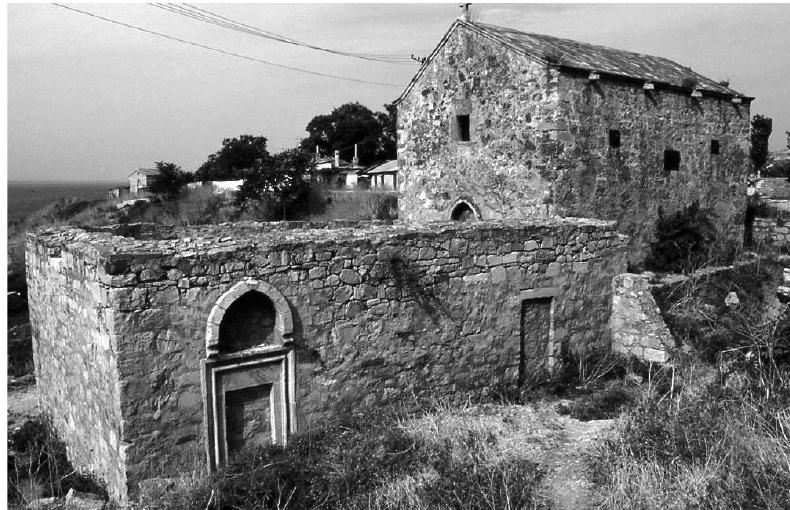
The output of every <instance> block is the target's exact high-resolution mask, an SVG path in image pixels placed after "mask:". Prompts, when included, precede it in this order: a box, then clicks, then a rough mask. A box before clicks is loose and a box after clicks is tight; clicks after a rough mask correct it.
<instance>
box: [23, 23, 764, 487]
mask: <svg viewBox="0 0 790 510" xmlns="http://www.w3.org/2000/svg"><path fill="white" fill-rule="evenodd" d="M749 101H750V98H748V97H744V96H742V95H740V94H738V93H736V92H735V91H733V90H731V89H729V88H728V87H726V86H724V85H721V84H717V83H715V82H712V81H711V80H708V79H706V78H704V77H702V76H700V75H698V74H696V73H694V72H693V71H690V70H688V69H685V68H683V67H680V66H678V65H677V64H674V63H672V62H670V61H667V60H665V59H660V58H655V57H647V56H644V55H636V54H633V53H627V52H621V51H616V50H610V49H607V48H600V47H596V46H590V45H586V44H581V43H575V42H572V41H565V40H561V39H556V38H551V37H546V36H536V35H530V34H525V33H521V32H516V31H513V30H508V29H503V28H498V27H492V26H489V25H483V24H480V23H470V22H468V21H457V22H455V23H454V24H453V26H452V27H451V29H450V30H449V32H448V33H447V35H446V36H445V37H444V38H443V39H442V41H441V42H440V43H439V45H438V47H437V48H436V49H435V50H434V52H433V53H432V54H431V56H430V57H429V58H428V59H427V61H426V62H425V63H424V65H423V67H422V68H421V70H420V71H419V72H418V73H417V75H416V76H415V78H414V79H413V80H412V82H411V83H410V84H409V86H408V88H407V89H406V90H405V92H404V93H403V95H402V97H401V99H400V103H399V106H398V119H399V121H398V122H399V128H398V138H399V140H398V144H399V148H398V157H399V160H400V167H401V168H402V170H403V175H402V181H401V184H400V186H401V191H402V195H403V198H402V201H401V211H400V216H401V219H402V220H401V221H399V223H398V224H389V223H381V222H367V223H364V224H353V223H352V222H342V221H341V222H335V223H331V224H323V225H319V224H315V223H303V222H272V223H249V222H247V223H235V224H222V225H203V226H190V227H163V226H154V225H145V224H136V225H115V226H111V227H99V228H86V229H79V228H73V227H56V228H50V229H42V230H39V231H38V232H36V233H32V234H29V235H28V242H27V248H26V250H27V251H26V263H27V271H28V272H27V277H28V288H29V302H30V311H31V325H32V335H33V349H34V359H35V368H36V381H37V384H38V388H39V394H40V400H41V404H42V408H43V409H44V410H45V411H46V412H48V413H49V414H50V415H51V417H52V420H53V423H54V425H55V427H56V428H57V430H58V432H59V433H60V435H61V436H62V439H63V441H64V442H65V443H66V445H67V448H68V455H69V458H70V459H71V461H72V463H73V464H74V466H75V467H76V468H77V469H79V470H80V471H88V472H92V473H94V474H95V475H96V476H97V477H98V478H99V479H101V480H102V481H103V482H104V483H106V485H107V488H108V491H109V493H110V495H111V496H112V498H113V499H116V500H119V501H125V500H128V499H130V498H134V497H135V495H136V494H137V493H138V491H139V490H140V487H141V484H143V483H144V482H146V481H149V480H152V479H154V480H155V479H158V478H162V477H164V478H171V477H178V476H179V474H181V473H183V471H184V470H188V469H200V470H212V469H217V468H218V467H220V466H221V465H222V464H223V463H225V462H227V461H229V460H232V459H233V458H234V457H235V456H236V455H238V454H239V453H240V452H242V451H243V450H245V449H246V448H249V447H252V446H256V445H265V444H270V443H275V444H284V443H286V441H288V439H289V437H290V436H291V435H292V434H295V433H299V432H304V431H307V430H310V429H311V428H313V427H316V426H320V425H321V424H322V423H324V422H325V421H326V419H327V418H330V417H332V416H338V415H344V414H347V413H349V412H353V411H358V410H361V409H364V408H369V409H379V408H380V407H381V406H383V405H386V404H388V403H403V402H404V401H405V400H408V399H410V398H423V397H440V398H445V399H449V400H450V401H455V402H463V401H465V399H467V398H487V397H490V396H491V395H492V394H494V393H495V392H497V391H500V390H501V389H503V388H508V387H511V388H512V387H513V385H519V384H521V383H523V382H524V381H525V380H528V378H539V377H544V376H546V375H547V374H549V373H550V372H551V371H553V370H555V369H556V368H557V367H560V366H562V363H563V360H565V359H568V356H569V355H570V356H573V355H578V354H579V353H580V352H583V351H584V350H586V349H588V348H590V347H591V346H596V347H599V348H601V347H603V348H606V347H607V346H609V345H611V339H612V337H613V336H614V335H613V334H612V333H611V326H610V316H612V315H613V314H612V309H613V281H615V278H616V276H617V275H619V274H621V273H623V272H625V271H626V268H627V261H628V260H627V259H628V256H629V253H630V252H631V251H632V250H631V248H633V247H632V246H629V242H633V240H634V239H635V240H636V241H638V242H642V240H643V239H644V238H647V237H648V234H649V228H650V227H651V225H652V222H653V221H654V219H655V217H656V216H657V214H658V212H657V209H658V207H659V206H662V207H664V208H666V210H672V209H675V208H678V207H681V206H683V205H686V204H687V203H688V202H689V201H691V200H695V199H696V200H700V201H701V202H702V204H703V206H710V207H713V208H714V209H715V210H716V212H717V214H718V215H719V216H718V219H719V221H720V226H721V228H722V230H726V229H725V228H724V226H725V225H727V223H728V222H733V221H735V220H734V218H738V217H739V216H740V215H741V214H742V205H743V204H742V199H741V191H742V190H741V188H742V182H743V180H744V179H743V176H744V175H745V173H746V170H747V156H746V153H747V146H746V143H747V138H748V131H749ZM555 215H561V216H568V217H567V218H557V217H555ZM549 216H551V217H549ZM570 216H594V217H598V218H599V219H585V218H578V217H570ZM600 218H604V219H600ZM464 219H481V220H485V221H475V222H468V223H467V222H458V221H450V220H464ZM425 220H444V221H442V222H434V223H430V224H429V223H428V222H427V221H425ZM616 224H619V228H620V229H621V230H624V231H626V232H628V233H631V234H633V236H634V237H633V238H629V237H628V236H626V235H623V234H622V233H620V232H618V231H617V229H616ZM738 224H740V223H738ZM734 230H736V231H737V230H738V228H737V227H735V228H734ZM735 235H737V232H735ZM616 297H618V299H625V298H624V296H623V295H619V296H616ZM651 310H654V308H651ZM635 336H637V335H635ZM626 347H628V348H629V349H630V348H631V346H630V344H629V345H627V346H626ZM651 349H652V347H651ZM643 352H644V350H643Z"/></svg>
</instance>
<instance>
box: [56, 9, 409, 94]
mask: <svg viewBox="0 0 790 510" xmlns="http://www.w3.org/2000/svg"><path fill="white" fill-rule="evenodd" d="M52 5H55V6H57V7H62V8H63V9H68V10H70V11H74V12H78V13H80V14H84V15H86V16H90V17H92V18H97V19H100V20H103V21H107V22H109V23H113V24H115V25H120V26H123V27H126V28H131V29H134V30H137V31H139V32H144V33H146V34H151V35H155V36H157V37H163V38H165V39H170V40H171V41H177V42H180V43H184V44H189V45H190V46H196V47H198V48H203V49H206V50H210V51H215V52H217V53H222V54H223V55H229V56H231V57H237V58H243V59H244V60H249V61H251V62H258V63H260V64H266V65H270V66H274V67H279V68H281V69H288V70H290V71H297V72H300V73H307V74H312V75H314V76H321V77H324V78H334V79H336V80H345V81H352V82H356V83H367V84H369V85H380V86H383V87H397V88H401V85H396V84H394V83H384V82H378V81H370V80H362V79H359V78H348V77H345V76H338V75H335V74H327V73H321V72H318V71H311V70H309V69H302V68H299V67H293V66H288V65H285V64H278V63H276V62H270V61H268V60H262V59H259V58H255V57H250V56H248V55H242V54H241V53H234V52H232V51H227V50H223V49H220V48H214V47H213V46H206V45H205V44H200V43H196V42H192V41H187V40H186V39H180V38H178V37H173V36H171V35H167V34H163V33H160V32H155V31H153V30H148V29H147V28H142V27H138V26H136V25H132V24H129V23H124V22H122V21H116V20H114V19H110V18H105V17H104V16H99V15H98V14H93V13H91V12H87V11H82V10H80V9H75V8H74V7H68V6H66V5H63V4H58V3H53V4H52Z"/></svg>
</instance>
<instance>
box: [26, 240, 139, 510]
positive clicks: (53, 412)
mask: <svg viewBox="0 0 790 510" xmlns="http://www.w3.org/2000/svg"><path fill="white" fill-rule="evenodd" d="M87 238H88V236H87V235H83V236H75V237H73V238H71V243H70V245H69V246H68V248H63V249H62V247H61V246H60V245H59V244H58V243H54V244H50V245H47V244H44V243H41V242H39V240H40V239H37V238H36V237H34V236H32V235H28V244H27V251H26V264H27V286H28V303H29V308H30V323H31V326H32V337H33V359H34V362H35V371H36V385H37V388H38V394H39V399H40V403H41V407H42V410H44V411H45V412H46V413H48V414H49V415H50V416H51V418H52V419H53V424H54V426H55V428H56V429H57V430H58V431H59V432H60V435H61V437H62V439H63V440H64V441H65V443H66V446H67V451H68V455H69V458H70V459H71V460H72V462H73V464H74V465H75V466H79V468H80V469H81V470H84V471H88V472H92V473H95V474H96V475H97V476H98V477H100V478H101V479H103V480H105V481H106V482H107V485H108V488H109V490H110V492H111V494H112V495H113V496H115V497H118V498H123V497H124V495H125V493H126V490H125V489H126V471H125V469H124V462H125V449H126V446H127V445H126V443H125V442H124V441H123V440H122V438H121V429H122V426H123V425H122V413H121V406H120V389H119V383H120V378H119V371H118V349H119V345H118V340H117V337H116V336H115V335H114V332H113V322H112V310H111V309H110V306H111V305H110V302H111V301H112V302H114V301H115V300H116V299H117V292H116V290H115V289H113V288H111V287H110V286H109V284H110V283H111V281H110V280H111V278H109V277H108V276H107V275H106V274H105V273H104V268H103V267H101V265H100V264H99V263H98V255H97V252H96V250H95V249H93V248H92V247H91V246H89V245H88V244H86V243H84V242H83V241H84V240H87ZM108 278H109V279H108Z"/></svg>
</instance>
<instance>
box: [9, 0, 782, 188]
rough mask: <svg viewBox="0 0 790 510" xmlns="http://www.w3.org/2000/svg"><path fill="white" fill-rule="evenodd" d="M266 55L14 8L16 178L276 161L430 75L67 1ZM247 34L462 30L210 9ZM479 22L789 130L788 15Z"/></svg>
mask: <svg viewBox="0 0 790 510" xmlns="http://www.w3.org/2000/svg"><path fill="white" fill-rule="evenodd" d="M67 5H68V6H71V7H74V8H77V9H80V10H84V11H88V12H90V13H93V14H96V15H99V16H104V17H107V18H111V19H114V20H117V21H120V22H123V23H127V24H131V25H135V26H138V27H141V28H145V29H148V30H153V31H156V32H160V33H162V34H166V35H168V36H171V37H177V38H181V39H184V40H188V41H191V42H195V43H199V44H203V45H207V46H211V47H215V48H219V49H222V50H224V51H228V52H234V53H238V54H243V55H246V56H249V57H253V58H255V59H261V60H266V61H270V62H274V63H277V64H281V65H285V66H291V67H298V68H302V69H306V70H310V71H315V72H320V73H325V74H334V75H338V76H342V77H347V78H353V79H358V80H366V81H373V82H379V83H383V84H385V85H376V84H367V83H357V82H352V81H344V80H339V79H332V78H326V77H321V76H315V75H311V74H306V73H302V72H296V71H292V70H287V69H282V68H278V67H273V66H271V65H265V64H262V63H259V62H253V61H250V60H245V59H241V58H238V57H234V56H229V55H226V54H221V53H217V52H213V51H209V50H206V49H203V48H198V47H195V46H191V45H187V44H185V43H182V42H177V41H173V40H168V39H164V38H161V37H157V36H153V35H150V34H148V33H143V32H140V31H137V30H133V29H130V28H127V27H123V26H118V25H115V24H112V23H109V22H107V21H103V20H99V19H96V18H92V17H89V16H86V15H84V14H80V13H76V12H72V11H69V10H66V9H64V8H61V7H57V6H55V5H52V4H11V5H9V6H8V69H7V71H8V74H7V76H8V96H7V97H8V117H7V129H8V179H10V180H75V181H79V180H83V181H84V180H90V181H116V182H118V181H123V180H125V179H126V176H127V175H128V174H129V173H130V172H131V171H133V170H134V169H135V168H138V167H150V166H153V164H154V162H156V161H170V162H174V163H176V164H179V165H181V167H182V168H184V169H185V170H189V171H194V170H195V169H196V168H197V167H199V166H200V164H201V163H203V162H204V161H205V160H206V158H207V156H208V155H209V154H211V153H214V152H216V151H217V150H218V149H219V148H220V146H221V143H222V140H223V139H224V138H230V137H235V136H239V135H241V134H252V135H263V136H265V137H266V138H267V139H268V141H269V149H270V151H271V152H276V151H278V150H280V149H284V148H289V147H293V146H295V145H296V144H297V143H298V140H300V139H301V138H303V137H305V136H306V132H305V131H304V128H305V126H306V125H307V123H308V122H309V121H310V119H312V118H313V117H314V116H315V115H319V114H325V113H329V112H331V111H332V109H333V108H335V107H337V106H340V105H341V104H343V103H346V102H350V101H359V102H360V103H362V104H364V105H366V106H368V107H369V108H371V109H372V110H374V111H376V110H383V105H384V103H388V102H391V101H393V100H394V99H396V98H397V97H398V96H399V95H400V93H401V92H402V90H403V89H404V88H405V86H406V85H407V84H408V82H409V80H410V79H411V78H412V76H413V75H414V73H415V72H416V71H417V68H418V65H417V63H416V62H415V63H412V64H407V65H402V64H401V65H395V64H391V63H382V62H371V61H368V60H362V59H356V58H348V57H343V56H337V55H332V54H328V53H325V52H320V51H316V50H313V49H308V48H304V47H300V46H295V45H290V44H284V43H281V42H277V41H272V40H269V39H263V38H260V37H254V36H251V35H248V34H245V33H238V32H235V31H231V30H229V29H227V28H223V27H219V26H215V25H210V24H207V23H204V22H201V21H198V20H194V19H191V18H187V17H184V16H181V15H178V14H174V13H172V12H168V11H165V10H163V9H160V8H157V7H155V6H152V5H149V4H67ZM199 6H200V7H201V8H203V9H206V10H209V11H211V12H213V13H216V14H220V15H222V16H225V17H226V18H230V19H233V20H236V21H240V22H243V23H245V24H247V25H250V26H253V27H256V28H259V29H263V30H266V31H269V32H274V33H277V34H280V35H284V36H287V37H289V38H291V39H296V40H299V41H305V42H308V43H311V44H313V45H318V46H322V47H327V48H331V49H335V50H342V51H347V52H349V51H350V52H357V53H368V54H386V55H399V56H404V57H408V56H410V55H415V56H418V57H420V56H426V55H428V54H429V53H430V52H431V50H432V49H433V48H434V46H435V45H436V43H437V42H438V41H439V39H440V38H441V37H442V35H443V34H444V33H445V32H446V30H447V29H448V28H449V26H450V24H451V23H452V22H453V20H454V19H455V18H456V17H458V16H459V15H460V13H461V12H460V8H459V6H458V2H453V3H444V4H200V5H199ZM472 16H473V19H474V20H478V21H482V22H486V23H492V24H496V25H502V26H507V27H512V28H516V29H520V30H524V31H527V32H535V33H542V34H549V35H554V36H559V37H566V38H570V39H576V40H579V41H585V42H590V43H594V44H601V45H605V46H611V47H615V48H620V49H624V50H631V51H637V52H641V53H648V54H653V55H658V56H662V57H667V58H670V59H672V60H675V61H677V62H679V63H680V64H682V65H685V66H688V67H691V68H692V69H694V70H695V71H697V72H699V73H701V74H703V75H705V76H708V77H710V78H712V79H715V80H721V79H729V80H730V83H731V87H732V88H734V89H736V90H738V91H740V92H742V93H744V94H746V95H749V96H755V97H756V98H757V99H756V100H755V101H754V103H753V104H752V113H753V114H754V113H761V114H764V115H767V116H769V117H772V118H773V119H774V125H773V135H772V136H771V140H770V141H771V148H772V149H774V150H778V149H781V148H783V147H784V145H785V137H784V132H785V131H790V51H789V50H788V48H790V30H787V27H788V26H790V4H761V5H748V4H567V3H566V4H491V3H480V4H473V5H472Z"/></svg>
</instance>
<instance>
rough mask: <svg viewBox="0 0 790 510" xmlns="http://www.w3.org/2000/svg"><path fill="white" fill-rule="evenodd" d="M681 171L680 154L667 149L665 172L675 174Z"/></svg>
mask: <svg viewBox="0 0 790 510" xmlns="http://www.w3.org/2000/svg"><path fill="white" fill-rule="evenodd" d="M679 169H680V152H678V151H675V150H671V149H667V150H665V151H664V171H665V172H673V171H677V170H679Z"/></svg>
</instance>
